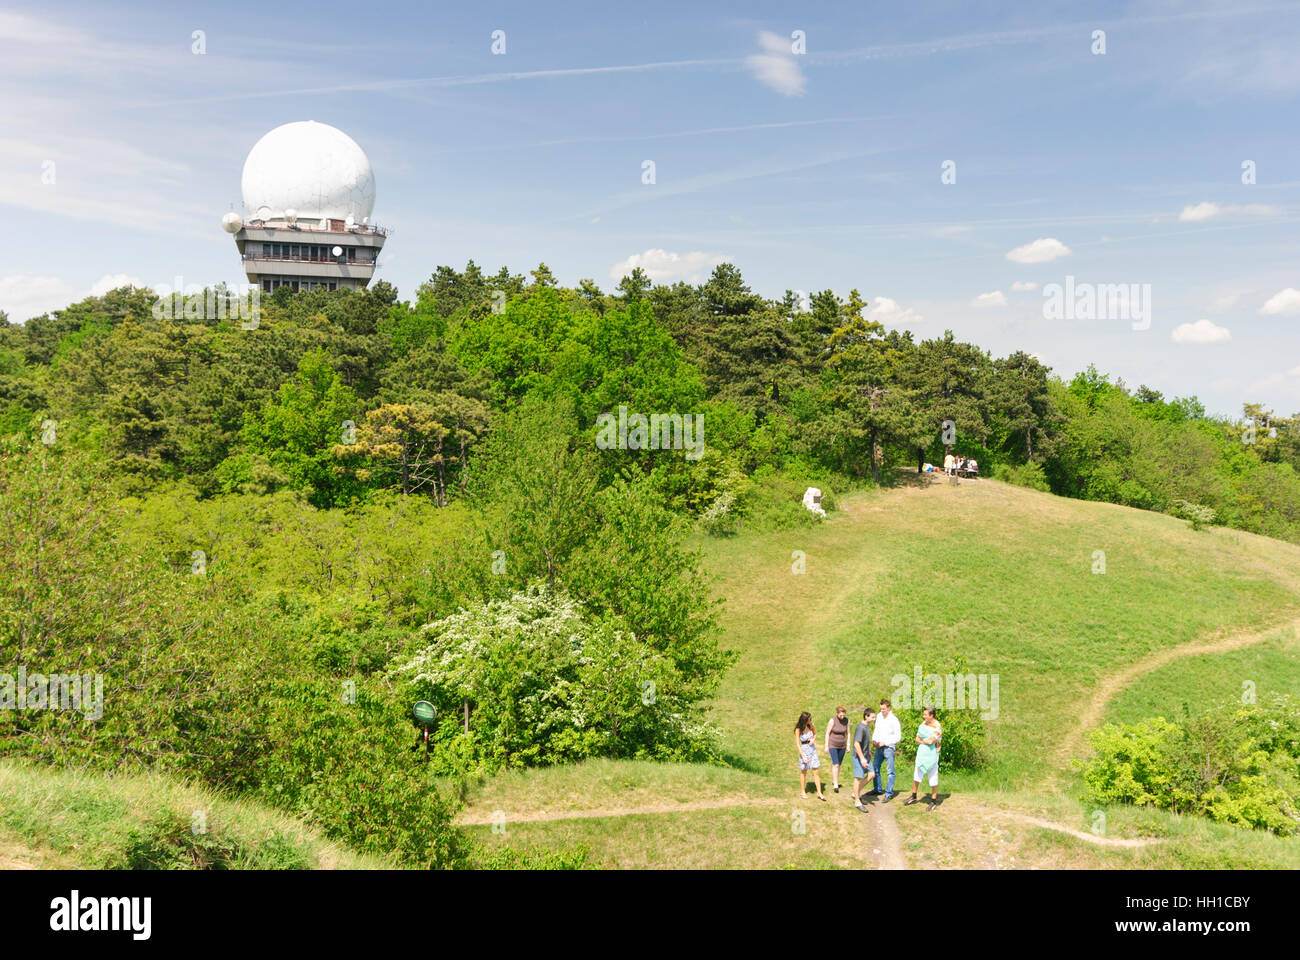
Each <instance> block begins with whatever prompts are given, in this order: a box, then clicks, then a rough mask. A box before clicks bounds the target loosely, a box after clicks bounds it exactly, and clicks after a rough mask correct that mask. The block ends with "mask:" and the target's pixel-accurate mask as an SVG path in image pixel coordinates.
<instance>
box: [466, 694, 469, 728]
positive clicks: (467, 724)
mask: <svg viewBox="0 0 1300 960" xmlns="http://www.w3.org/2000/svg"><path fill="white" fill-rule="evenodd" d="M465 732H466V733H469V701H468V700H466V701H465Z"/></svg>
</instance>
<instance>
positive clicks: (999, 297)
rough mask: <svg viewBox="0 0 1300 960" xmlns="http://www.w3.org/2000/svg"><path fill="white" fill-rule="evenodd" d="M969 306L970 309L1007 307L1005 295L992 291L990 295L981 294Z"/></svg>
mask: <svg viewBox="0 0 1300 960" xmlns="http://www.w3.org/2000/svg"><path fill="white" fill-rule="evenodd" d="M970 305H971V306H972V307H1005V306H1006V305H1007V295H1006V294H1005V293H1003V292H1002V291H1001V290H994V291H993V292H992V293H981V294H980V295H979V296H978V297H976V298H975V299H974V300H972V301H971V302H970Z"/></svg>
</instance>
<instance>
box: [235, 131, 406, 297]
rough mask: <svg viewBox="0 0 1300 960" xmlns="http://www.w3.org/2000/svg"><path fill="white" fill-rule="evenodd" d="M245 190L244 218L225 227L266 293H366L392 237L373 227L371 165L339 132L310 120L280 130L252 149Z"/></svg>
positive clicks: (246, 164)
mask: <svg viewBox="0 0 1300 960" xmlns="http://www.w3.org/2000/svg"><path fill="white" fill-rule="evenodd" d="M241 186H242V190H243V194H244V216H243V217H241V216H240V215H239V214H237V213H235V212H234V211H231V212H230V213H227V214H226V215H225V216H224V217H222V218H221V226H222V229H224V230H225V231H226V232H227V233H231V234H234V237H235V246H237V247H238V248H239V253H240V255H241V256H242V257H243V258H244V273H245V274H247V276H248V280H249V282H250V283H255V284H258V285H259V286H261V288H262V292H263V293H270V292H272V291H273V290H276V289H278V288H280V287H286V286H287V287H289V288H290V289H292V290H293V291H294V292H295V293H297V292H298V291H300V290H320V289H324V290H338V289H342V288H346V287H355V288H361V287H364V286H366V285H367V284H368V283H369V282H370V279H371V277H373V276H374V275H375V264H376V261H377V259H378V257H379V251H380V250H381V249H383V246H384V240H385V239H387V236H388V231H386V230H384V229H381V228H380V227H377V226H375V225H374V224H373V223H371V222H370V217H371V213H372V211H373V209H374V205H375V174H374V171H373V170H371V169H370V160H369V159H368V158H367V157H366V154H365V151H363V150H362V149H361V148H360V147H359V146H357V143H356V141H355V140H353V139H352V138H351V137H349V136H348V135H347V134H346V133H344V132H343V131H342V130H339V129H336V128H335V127H331V126H330V125H329V124H326V123H316V122H315V121H312V120H304V121H300V122H298V123H286V124H285V125H284V126H280V127H276V128H275V129H274V130H272V131H271V132H270V133H268V134H267V135H266V136H264V137H262V139H261V140H259V141H257V143H256V144H254V145H253V149H252V150H250V151H249V153H248V159H247V160H245V161H244V176H243V180H242V184H241Z"/></svg>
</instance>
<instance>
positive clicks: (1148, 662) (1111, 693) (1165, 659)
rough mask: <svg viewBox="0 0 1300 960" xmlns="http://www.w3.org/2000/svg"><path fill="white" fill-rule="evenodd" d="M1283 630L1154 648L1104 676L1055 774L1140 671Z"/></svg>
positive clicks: (1298, 631)
mask: <svg viewBox="0 0 1300 960" xmlns="http://www.w3.org/2000/svg"><path fill="white" fill-rule="evenodd" d="M1290 626H1291V629H1292V631H1293V637H1294V636H1296V635H1300V620H1296V621H1293V622H1292V623H1291V625H1290ZM1285 629H1286V624H1277V625H1274V626H1272V627H1270V628H1268V629H1267V630H1262V631H1259V632H1256V633H1243V634H1233V635H1230V636H1227V637H1221V638H1219V639H1217V640H1202V641H1199V642H1197V643H1187V644H1183V645H1182V646H1178V647H1170V648H1168V649H1167V650H1157V651H1156V652H1155V653H1152V654H1150V655H1148V656H1146V657H1144V658H1143V659H1141V660H1139V661H1137V662H1136V663H1131V664H1129V665H1128V666H1126V667H1125V668H1124V669H1122V670H1120V671H1118V672H1117V673H1113V674H1111V675H1110V676H1109V677H1104V678H1103V679H1102V681H1101V682H1100V683H1099V684H1098V685H1097V688H1096V689H1095V690H1094V691H1093V694H1092V697H1091V698H1090V699H1089V701H1088V703H1087V704H1086V705H1085V706H1084V708H1083V710H1082V712H1081V713H1080V714H1079V722H1078V725H1077V726H1075V727H1074V729H1072V730H1071V731H1070V733H1069V734H1067V735H1066V737H1065V738H1064V739H1063V740H1062V741H1061V746H1060V748H1059V749H1058V750H1057V756H1056V761H1057V762H1056V772H1057V775H1059V773H1060V772H1061V771H1062V770H1063V769H1064V768H1065V766H1066V764H1067V762H1068V761H1069V759H1070V758H1071V757H1072V756H1078V755H1079V754H1082V753H1083V752H1084V748H1085V746H1086V743H1087V740H1086V738H1087V735H1088V733H1089V732H1090V731H1091V730H1092V729H1093V728H1094V727H1096V726H1097V725H1098V724H1099V723H1100V722H1101V716H1102V713H1103V712H1104V711H1105V709H1106V704H1108V703H1109V702H1110V701H1111V700H1113V699H1114V698H1115V697H1116V696H1117V695H1118V694H1119V693H1120V692H1121V691H1122V690H1124V688H1126V687H1128V686H1129V685H1130V684H1131V683H1133V682H1134V681H1135V680H1137V679H1138V678H1139V677H1141V676H1142V675H1143V674H1146V673H1150V672H1151V671H1152V670H1156V669H1158V668H1160V667H1163V666H1165V665H1166V664H1168V663H1172V662H1173V661H1174V660H1179V659H1181V658H1183V657H1198V656H1202V655H1204V654H1211V653H1228V652H1230V651H1233V650H1240V649H1242V648H1243V647H1250V646H1254V645H1255V644H1257V643H1262V642H1263V641H1265V640H1267V639H1269V638H1271V637H1274V636H1276V635H1277V634H1278V633H1279V632H1280V631H1282V630H1285Z"/></svg>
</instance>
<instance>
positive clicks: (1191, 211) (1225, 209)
mask: <svg viewBox="0 0 1300 960" xmlns="http://www.w3.org/2000/svg"><path fill="white" fill-rule="evenodd" d="M1279 213H1281V211H1280V210H1279V209H1278V208H1277V207H1273V206H1269V205H1268V204H1266V203H1210V202H1209V201H1206V202H1204V203H1197V204H1193V205H1190V206H1186V207H1183V211H1182V213H1180V214H1178V220H1179V222H1181V223H1203V222H1204V221H1206V220H1210V219H1213V218H1214V217H1218V216H1223V215H1228V216H1247V217H1272V216H1276V215H1277V214H1279Z"/></svg>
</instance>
